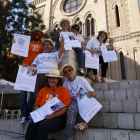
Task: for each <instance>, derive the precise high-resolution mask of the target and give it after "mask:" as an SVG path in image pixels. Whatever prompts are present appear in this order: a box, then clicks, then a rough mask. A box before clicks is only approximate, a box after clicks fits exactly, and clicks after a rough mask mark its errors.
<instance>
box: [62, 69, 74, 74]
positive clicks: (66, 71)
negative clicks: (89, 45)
mask: <svg viewBox="0 0 140 140" xmlns="http://www.w3.org/2000/svg"><path fill="white" fill-rule="evenodd" d="M71 71H72V69H68V70H65V71H64V73H65V74H66V73H68V72H71Z"/></svg>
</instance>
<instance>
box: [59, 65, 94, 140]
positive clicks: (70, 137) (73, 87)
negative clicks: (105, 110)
mask: <svg viewBox="0 0 140 140" xmlns="http://www.w3.org/2000/svg"><path fill="white" fill-rule="evenodd" d="M60 72H61V74H62V75H63V76H65V77H67V78H68V79H67V80H66V81H65V82H64V84H63V86H64V87H66V88H67V89H68V91H69V93H70V95H71V98H72V101H71V103H70V105H69V106H68V110H67V114H66V117H67V119H66V134H65V140H74V129H76V130H85V129H87V128H88V124H87V123H86V122H85V121H84V120H83V119H82V120H81V122H80V123H77V124H76V121H77V114H78V105H77V97H76V94H77V88H78V86H79V85H80V86H81V87H82V88H81V89H80V92H82V91H83V89H85V90H86V91H87V92H86V95H87V96H88V97H89V98H92V97H96V93H95V92H94V89H93V88H92V87H91V86H90V84H89V83H88V81H87V80H86V79H85V78H83V77H80V76H76V75H75V67H74V66H73V65H71V64H65V65H64V66H63V67H62V68H61V69H60ZM81 96H84V94H82V95H80V99H81V98H82V97H81Z"/></svg>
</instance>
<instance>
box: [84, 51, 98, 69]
mask: <svg viewBox="0 0 140 140" xmlns="http://www.w3.org/2000/svg"><path fill="white" fill-rule="evenodd" d="M85 55H86V56H85V67H86V68H92V69H99V55H98V54H97V55H98V56H97V55H96V54H91V53H90V52H89V51H85Z"/></svg>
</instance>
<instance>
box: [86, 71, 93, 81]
mask: <svg viewBox="0 0 140 140" xmlns="http://www.w3.org/2000/svg"><path fill="white" fill-rule="evenodd" d="M85 77H86V78H89V79H90V80H92V81H95V79H93V78H92V76H91V74H88V73H87V74H86V75H85Z"/></svg>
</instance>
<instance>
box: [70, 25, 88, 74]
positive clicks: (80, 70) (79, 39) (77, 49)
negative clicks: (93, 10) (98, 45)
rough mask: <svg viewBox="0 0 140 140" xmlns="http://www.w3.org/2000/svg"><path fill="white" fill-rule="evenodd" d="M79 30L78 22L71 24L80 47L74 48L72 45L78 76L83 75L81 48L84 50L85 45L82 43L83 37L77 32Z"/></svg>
mask: <svg viewBox="0 0 140 140" xmlns="http://www.w3.org/2000/svg"><path fill="white" fill-rule="evenodd" d="M80 30H81V27H80V25H79V24H76V23H75V24H73V25H72V26H71V31H72V32H73V33H74V34H75V36H74V37H75V38H76V39H77V40H78V41H79V42H80V43H81V48H75V47H73V49H74V51H75V52H76V54H77V60H78V66H79V69H78V73H79V75H80V76H84V70H83V68H84V55H83V49H84V50H85V49H86V47H85V45H84V43H83V42H84V38H83V36H82V35H81V34H79V31H80Z"/></svg>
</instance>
